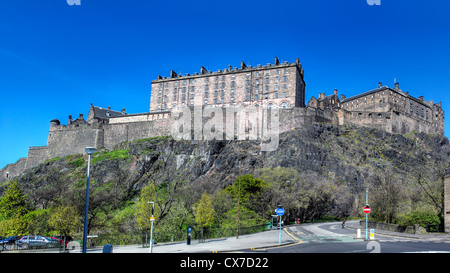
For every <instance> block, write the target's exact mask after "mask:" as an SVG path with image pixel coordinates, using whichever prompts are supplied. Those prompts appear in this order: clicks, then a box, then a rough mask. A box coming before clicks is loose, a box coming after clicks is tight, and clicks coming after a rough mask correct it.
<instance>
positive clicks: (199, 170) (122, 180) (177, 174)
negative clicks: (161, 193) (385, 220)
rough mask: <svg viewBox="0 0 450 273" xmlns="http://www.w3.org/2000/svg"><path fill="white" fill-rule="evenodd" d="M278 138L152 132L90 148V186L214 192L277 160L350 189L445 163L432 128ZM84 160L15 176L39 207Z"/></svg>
mask: <svg viewBox="0 0 450 273" xmlns="http://www.w3.org/2000/svg"><path fill="white" fill-rule="evenodd" d="M279 141H280V142H279V146H278V149H276V150H275V151H271V152H261V151H260V146H259V144H260V143H258V142H256V141H237V140H234V141H230V140H224V141H216V140H212V141H175V140H173V139H172V138H169V137H156V138H150V139H143V140H138V141H132V142H124V143H121V144H120V145H117V146H116V148H115V149H114V150H111V151H107V150H100V151H99V152H98V153H96V154H94V156H93V158H92V169H91V170H92V172H91V179H92V181H93V184H94V186H97V187H101V186H104V185H109V186H111V187H109V188H108V190H111V189H112V190H114V191H117V194H116V195H117V198H118V200H122V201H123V200H129V199H130V198H133V196H136V194H137V193H138V192H139V190H140V188H141V187H142V186H143V185H145V184H147V183H148V182H149V181H150V180H152V181H155V183H156V184H161V183H170V182H171V181H174V180H177V181H181V182H182V183H183V184H185V185H191V186H193V187H195V188H198V190H199V191H202V192H203V191H205V190H206V191H209V192H216V191H217V190H220V189H223V188H224V187H226V186H228V185H230V184H231V183H233V182H234V181H235V179H236V178H237V177H238V176H239V175H241V174H242V175H243V174H252V173H255V172H256V171H257V170H259V169H261V168H267V167H269V168H270V167H278V166H279V167H291V168H295V169H296V170H297V171H298V172H299V174H300V175H302V173H305V172H308V173H315V174H317V176H321V177H326V178H327V179H330V180H334V181H339V183H341V184H344V185H346V186H347V187H348V188H349V190H350V191H351V192H352V193H357V192H361V191H362V190H363V188H364V187H363V186H364V183H365V182H366V181H367V180H368V179H370V177H371V175H372V174H373V173H374V172H375V171H376V170H379V169H383V168H385V167H386V166H388V167H389V168H390V169H391V171H392V172H394V173H396V174H400V175H403V176H406V175H410V174H417V170H419V169H420V170H422V171H421V172H422V175H424V176H427V177H439V174H437V172H440V170H441V169H442V168H444V169H445V167H448V165H449V163H450V160H449V155H450V146H449V144H448V139H447V138H445V137H442V136H439V135H437V134H436V135H432V134H425V133H419V134H416V133H411V134H408V135H399V134H389V133H386V132H383V131H378V130H375V129H365V128H351V127H339V126H333V125H330V124H311V125H309V126H306V127H303V128H298V129H295V130H292V131H288V132H286V133H283V134H281V135H280V140H279ZM86 165H87V157H86V155H72V156H68V157H65V158H56V159H53V160H49V161H47V162H44V163H42V164H40V165H39V166H37V167H35V168H33V169H31V170H29V171H28V172H27V173H26V174H24V175H23V176H21V177H19V178H18V182H19V184H20V185H21V186H22V187H23V190H24V192H25V193H27V194H29V197H30V198H32V199H33V201H34V202H35V204H39V206H42V207H45V206H46V204H47V203H49V202H52V199H54V198H64V196H65V194H66V193H67V192H68V191H69V190H70V189H73V188H77V187H78V188H81V187H82V186H83V185H84V183H85V178H86ZM425 166H429V168H424V167H425ZM430 166H431V167H430ZM105 189H106V186H105ZM0 191H3V189H0Z"/></svg>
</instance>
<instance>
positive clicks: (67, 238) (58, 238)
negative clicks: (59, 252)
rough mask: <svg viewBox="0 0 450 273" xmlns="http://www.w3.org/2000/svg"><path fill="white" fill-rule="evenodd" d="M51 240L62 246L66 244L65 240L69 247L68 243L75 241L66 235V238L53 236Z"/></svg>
mask: <svg viewBox="0 0 450 273" xmlns="http://www.w3.org/2000/svg"><path fill="white" fill-rule="evenodd" d="M64 237H65V238H64ZM51 238H53V239H56V240H58V242H59V243H60V244H61V246H62V245H63V244H64V240H65V242H66V246H67V243H69V242H71V241H73V238H72V236H70V235H66V236H64V235H56V236H53V237H51Z"/></svg>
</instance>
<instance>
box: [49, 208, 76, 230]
mask: <svg viewBox="0 0 450 273" xmlns="http://www.w3.org/2000/svg"><path fill="white" fill-rule="evenodd" d="M80 219H81V218H80V216H79V215H78V213H77V210H76V209H75V207H73V206H63V205H60V206H58V207H56V208H55V209H54V211H53V213H52V215H51V216H50V219H49V220H48V224H49V226H51V227H52V228H54V229H56V230H57V231H58V233H59V234H60V235H64V236H66V235H69V234H70V233H72V232H73V231H75V230H76V229H77V227H78V226H79V225H80V223H81V221H80Z"/></svg>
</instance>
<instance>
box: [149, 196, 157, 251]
mask: <svg viewBox="0 0 450 273" xmlns="http://www.w3.org/2000/svg"><path fill="white" fill-rule="evenodd" d="M147 203H148V204H152V217H150V221H151V222H152V225H151V229H150V253H152V250H153V221H155V217H154V215H155V202H153V201H149V202H147Z"/></svg>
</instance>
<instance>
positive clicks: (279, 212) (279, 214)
mask: <svg viewBox="0 0 450 273" xmlns="http://www.w3.org/2000/svg"><path fill="white" fill-rule="evenodd" d="M275 212H276V213H277V215H278V216H282V215H283V214H284V208H277V209H276V210H275Z"/></svg>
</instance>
